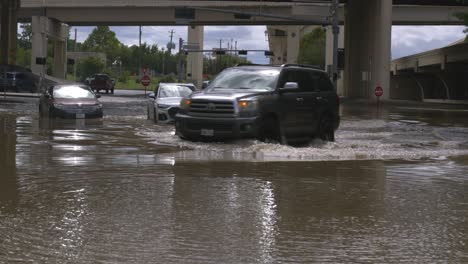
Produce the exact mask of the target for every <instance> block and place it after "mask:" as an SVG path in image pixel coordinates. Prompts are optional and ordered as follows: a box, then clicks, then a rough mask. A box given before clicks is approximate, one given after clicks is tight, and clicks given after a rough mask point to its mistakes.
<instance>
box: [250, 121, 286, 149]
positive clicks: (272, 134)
mask: <svg viewBox="0 0 468 264" xmlns="http://www.w3.org/2000/svg"><path fill="white" fill-rule="evenodd" d="M257 138H258V139H259V140H260V141H264V142H269V141H274V142H278V143H280V144H286V140H285V138H284V135H283V133H282V131H281V126H280V124H279V122H278V120H277V119H276V118H275V117H273V116H267V117H265V118H264V119H263V120H262V121H261V123H260V126H259V132H258V137H257Z"/></svg>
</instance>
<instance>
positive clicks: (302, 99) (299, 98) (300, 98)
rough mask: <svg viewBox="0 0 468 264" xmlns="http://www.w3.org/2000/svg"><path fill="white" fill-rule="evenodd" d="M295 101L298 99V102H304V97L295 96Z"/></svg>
mask: <svg viewBox="0 0 468 264" xmlns="http://www.w3.org/2000/svg"><path fill="white" fill-rule="evenodd" d="M296 101H298V102H304V98H302V97H297V98H296Z"/></svg>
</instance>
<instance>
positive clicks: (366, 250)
mask: <svg viewBox="0 0 468 264" xmlns="http://www.w3.org/2000/svg"><path fill="white" fill-rule="evenodd" d="M124 101H125V100H124ZM34 103H35V102H30V101H28V102H25V103H23V104H18V103H14V102H1V101H0V109H1V110H0V263H16V262H19V263H21V262H33V263H326V262H332V263H393V262H408V263H433V262H442V263H447V262H448V263H466V262H468V238H467V237H468V195H467V194H468V191H467V190H468V121H467V118H466V117H467V116H468V112H467V111H466V110H465V109H463V108H444V107H440V106H426V107H422V108H420V107H416V108H415V107H414V106H411V105H402V106H392V107H384V108H383V109H381V110H380V113H379V114H378V115H377V113H376V111H375V109H374V108H369V107H368V106H366V105H365V104H364V105H360V104H352V105H345V106H344V107H343V122H342V126H341V128H340V130H339V131H338V133H337V141H336V142H335V143H326V142H321V141H314V142H312V143H311V144H309V145H306V146H302V147H300V148H293V147H287V146H280V145H276V144H268V143H261V142H257V141H255V140H239V141H234V142H227V143H197V142H187V141H182V140H180V139H178V138H177V137H176V136H175V135H174V131H173V128H172V127H171V126H158V125H155V124H153V123H151V122H150V121H147V120H146V115H145V112H144V109H145V108H144V104H143V103H144V102H143V101H134V102H131V103H124V102H122V103H121V104H117V103H113V104H111V103H109V104H107V105H105V106H106V107H107V109H106V117H105V118H104V119H103V120H48V119H40V118H39V117H38V116H37V113H36V111H35V110H36V105H35V104H34Z"/></svg>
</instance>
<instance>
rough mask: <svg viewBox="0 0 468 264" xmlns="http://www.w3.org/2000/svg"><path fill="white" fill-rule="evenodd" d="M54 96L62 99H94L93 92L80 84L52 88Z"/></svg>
mask: <svg viewBox="0 0 468 264" xmlns="http://www.w3.org/2000/svg"><path fill="white" fill-rule="evenodd" d="M54 98H62V99H78V98H88V99H94V98H95V96H94V94H93V93H92V92H91V91H90V90H89V89H87V88H85V87H81V86H59V87H56V88H55V89H54Z"/></svg>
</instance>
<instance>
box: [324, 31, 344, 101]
mask: <svg viewBox="0 0 468 264" xmlns="http://www.w3.org/2000/svg"><path fill="white" fill-rule="evenodd" d="M344 31H345V28H344V26H340V35H339V38H338V48H340V49H342V48H344V38H345V37H344V36H345V33H344ZM332 65H333V29H332V27H331V26H328V27H327V38H326V48H325V68H324V69H325V70H327V71H328V69H330V70H331V67H332ZM343 75H344V72H343V71H340V76H338V83H337V84H338V85H337V86H338V87H337V92H338V94H339V95H342V94H343V92H344V91H343V79H344V78H343Z"/></svg>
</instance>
